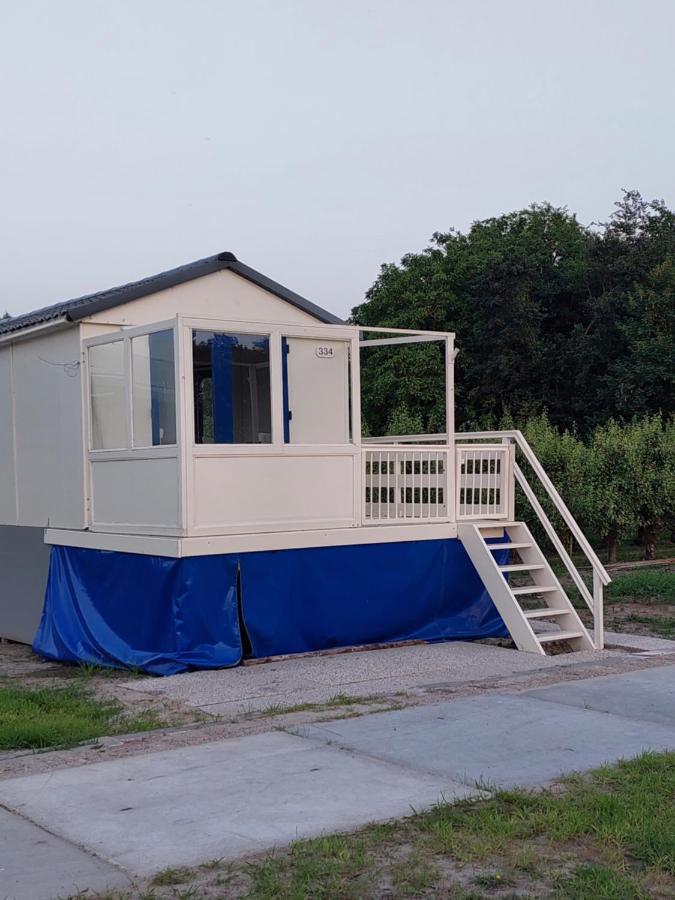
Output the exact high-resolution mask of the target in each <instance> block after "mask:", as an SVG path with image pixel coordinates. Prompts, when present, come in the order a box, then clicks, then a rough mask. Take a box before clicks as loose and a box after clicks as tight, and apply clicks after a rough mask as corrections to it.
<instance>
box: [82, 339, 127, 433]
mask: <svg viewBox="0 0 675 900" xmlns="http://www.w3.org/2000/svg"><path fill="white" fill-rule="evenodd" d="M89 391H90V395H91V446H92V449H93V450H119V449H121V448H124V447H126V446H127V427H126V399H125V391H124V342H123V341H113V342H112V343H110V344H98V345H96V346H94V347H90V348H89Z"/></svg>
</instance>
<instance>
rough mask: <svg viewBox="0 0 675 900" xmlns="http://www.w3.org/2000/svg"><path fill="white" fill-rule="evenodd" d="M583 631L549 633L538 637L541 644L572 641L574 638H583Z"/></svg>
mask: <svg viewBox="0 0 675 900" xmlns="http://www.w3.org/2000/svg"><path fill="white" fill-rule="evenodd" d="M583 636H584V635H583V632H582V631H547V632H545V633H543V634H538V635H537V640H538V641H539V643H540V644H548V643H550V642H551V641H571V640H572V638H580V637H583Z"/></svg>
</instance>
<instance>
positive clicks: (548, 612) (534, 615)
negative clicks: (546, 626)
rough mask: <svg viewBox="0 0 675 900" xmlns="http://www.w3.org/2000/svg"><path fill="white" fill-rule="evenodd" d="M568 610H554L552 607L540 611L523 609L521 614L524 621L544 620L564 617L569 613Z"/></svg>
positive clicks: (545, 607)
mask: <svg viewBox="0 0 675 900" xmlns="http://www.w3.org/2000/svg"><path fill="white" fill-rule="evenodd" d="M570 612H571V610H569V609H554V608H553V607H552V606H544V607H542V609H524V610H523V614H524V615H525V618H526V619H545V618H546V617H547V616H552V617H555V616H566V615H568V613H570Z"/></svg>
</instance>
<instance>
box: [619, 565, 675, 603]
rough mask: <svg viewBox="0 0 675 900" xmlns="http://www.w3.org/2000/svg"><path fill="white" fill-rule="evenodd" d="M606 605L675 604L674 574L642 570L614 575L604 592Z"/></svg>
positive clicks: (664, 570) (655, 570)
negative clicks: (624, 603) (627, 602)
mask: <svg viewBox="0 0 675 900" xmlns="http://www.w3.org/2000/svg"><path fill="white" fill-rule="evenodd" d="M605 599H606V602H607V603H617V602H626V601H629V602H630V601H632V602H635V603H645V602H651V603H668V604H675V572H673V571H668V570H667V569H643V570H641V571H640V570H638V571H633V572H625V573H623V574H620V573H618V572H617V573H615V575H614V577H613V580H612V583H611V584H609V585H608V586H607V589H606V592H605Z"/></svg>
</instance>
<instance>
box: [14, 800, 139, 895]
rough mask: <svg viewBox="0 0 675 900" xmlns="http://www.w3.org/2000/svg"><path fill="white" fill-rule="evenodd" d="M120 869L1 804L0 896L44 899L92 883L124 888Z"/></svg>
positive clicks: (96, 888) (126, 880)
mask: <svg viewBox="0 0 675 900" xmlns="http://www.w3.org/2000/svg"><path fill="white" fill-rule="evenodd" d="M130 881H131V879H130V878H129V876H128V875H126V874H125V873H124V872H122V871H121V870H120V869H118V868H116V867H115V866H113V865H111V864H110V863H107V862H105V861H104V860H102V859H97V857H95V856H92V855H91V853H88V852H87V851H85V850H82V849H80V848H79V847H76V846H74V845H73V844H71V843H69V842H68V841H66V840H64V839H63V838H60V837H56V836H55V835H53V834H50V833H49V832H48V831H45V830H44V829H43V828H40V827H38V826H37V825H33V823H32V822H28V821H26V820H25V819H23V818H21V816H17V815H13V814H12V813H10V812H7V811H6V810H4V809H0V897H2V898H3V900H5V898H9V897H11V898H12V900H42V898H43V897H44V898H51V897H71V896H73V895H74V894H77V893H79V892H80V891H84V890H86V889H87V888H88V889H90V890H94V891H105V890H114V889H118V890H124V889H125V888H127V887H129V884H130Z"/></svg>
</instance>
